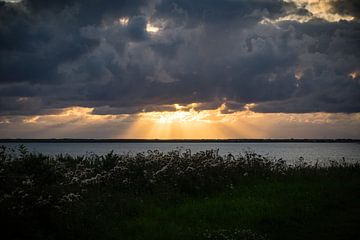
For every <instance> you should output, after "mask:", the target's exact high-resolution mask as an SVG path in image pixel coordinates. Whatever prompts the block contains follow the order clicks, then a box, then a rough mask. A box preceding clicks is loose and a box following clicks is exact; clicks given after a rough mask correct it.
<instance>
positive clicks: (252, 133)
mask: <svg viewBox="0 0 360 240" xmlns="http://www.w3.org/2000/svg"><path fill="white" fill-rule="evenodd" d="M190 106H193V107H190V108H189V107H188V106H180V105H175V108H176V111H164V112H142V113H138V114H119V115H97V114H93V109H92V108H85V107H70V108H65V109H63V110H61V111H60V112H57V113H56V114H50V115H39V116H26V117H17V118H15V119H11V118H6V117H3V118H1V119H0V125H3V127H2V128H1V129H3V130H2V132H1V135H2V136H3V137H12V136H14V135H16V136H18V137H29V136H33V135H34V134H35V135H36V136H39V137H40V138H48V137H56V138H67V137H72V136H73V135H74V134H76V135H77V136H79V137H84V138H131V139H229V138H291V137H294V138H316V137H323V138H342V137H344V136H345V135H342V134H346V136H350V137H354V138H355V137H358V135H359V134H358V133H359V132H360V124H359V122H360V121H359V120H360V114H359V113H356V114H351V115H349V114H341V113H306V114H284V113H266V114H264V113H255V112H253V111H251V108H250V107H248V106H247V107H246V108H245V110H243V111H238V112H233V113H227V114H224V113H223V112H222V110H223V109H224V108H225V105H224V104H223V105H222V106H221V107H219V108H218V109H213V110H202V111H196V110H195V109H194V106H196V104H192V105H190ZM5 125H7V126H8V128H4V126H5ZM6 129H8V130H6ZM17 131H18V133H19V134H18V135H17Z"/></svg>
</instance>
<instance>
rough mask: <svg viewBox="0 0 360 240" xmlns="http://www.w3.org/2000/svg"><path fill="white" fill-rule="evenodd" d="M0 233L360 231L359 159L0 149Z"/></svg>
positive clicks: (269, 235) (256, 236)
mask: <svg viewBox="0 0 360 240" xmlns="http://www.w3.org/2000/svg"><path fill="white" fill-rule="evenodd" d="M0 187H1V188H0V216H1V218H0V221H1V222H0V226H1V228H2V229H0V230H1V231H2V239H40V240H41V239H135V240H140V239H146V240H155V239H156V240H162V239H164V240H165V239H166V240H172V239H173V240H175V239H182V240H183V239H200V240H201V239H214V240H217V239H237V240H239V239H248V240H262V239H274V240H275V239H292V240H294V239H295V240H296V239H299V240H300V239H330V240H331V239H360V233H359V230H358V229H360V201H359V200H360V167H359V165H358V164H346V163H344V162H342V163H332V164H331V165H328V166H323V167H319V166H308V165H306V164H304V163H302V162H300V163H298V164H297V165H295V166H288V165H286V164H285V163H284V162H283V161H276V160H272V161H270V160H269V159H266V158H263V157H261V156H259V155H256V154H246V155H244V156H241V157H238V158H234V157H233V156H225V157H221V156H217V153H216V151H209V152H206V153H197V154H193V155H191V154H190V155H189V154H180V153H178V152H175V153H174V152H172V153H168V154H163V153H158V152H149V153H148V154H140V155H134V156H132V155H116V154H108V155H106V156H89V157H78V158H73V157H70V156H57V157H55V158H54V157H49V156H43V155H39V154H32V153H28V152H27V151H26V149H22V148H21V149H20V152H19V154H13V153H12V152H11V151H9V150H8V149H5V148H3V150H2V151H0Z"/></svg>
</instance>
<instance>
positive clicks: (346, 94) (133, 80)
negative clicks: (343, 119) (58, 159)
mask: <svg viewBox="0 0 360 240" xmlns="http://www.w3.org/2000/svg"><path fill="white" fill-rule="evenodd" d="M327 3H328V2H327ZM318 4H319V2H318ZM357 5H358V4H357V3H356V1H340V0H339V1H332V2H329V3H328V4H327V5H326V8H321V9H323V10H324V9H325V10H324V11H325V12H324V11H323V10H322V11H323V12H319V11H320V10H319V11H315V9H317V8H319V6H320V5H311V6H312V8H310V7H308V8H306V6H307V5H305V6H304V5H301V4H296V3H295V2H294V1H281V0H271V1H265V0H256V1H247V0H231V1H230V0H223V1H215V0H214V1H213V0H207V1H205V0H199V1H190V0H182V1H180V0H156V1H155V0H154V1H141V0H136V1H130V0H128V1H105V2H104V1H98V0H91V1H82V0H76V1H68V0H66V1H40V0H24V1H22V2H19V3H16V4H13V3H9V2H0V54H1V57H0V94H1V95H0V115H3V116H5V115H36V114H46V113H48V112H49V111H50V112H51V111H56V109H63V108H67V107H72V106H81V107H87V108H93V109H94V113H96V114H103V115H106V114H134V113H139V112H144V111H145V112H147V111H148V112H151V111H172V110H174V107H173V106H174V104H180V105H183V106H186V105H189V104H192V103H198V104H199V105H198V106H197V109H198V110H206V109H216V108H218V107H219V106H221V105H223V104H225V105H224V106H226V108H224V109H223V112H224V113H229V114H230V113H233V112H236V111H242V110H244V109H245V106H248V104H255V105H254V106H253V107H252V108H251V109H252V110H253V111H258V112H266V113H279V112H284V113H307V112H332V113H336V112H344V113H354V112H359V111H360V105H359V104H358V103H359V102H360V101H359V100H360V84H359V81H356V79H355V80H354V79H353V78H352V77H349V74H350V73H352V72H354V71H358V70H359V68H360V66H359V63H360V46H359V44H358V40H359V38H360V31H359V22H358V21H357V20H356V19H357V16H358V15H357V14H358V8H357ZM325 13H326V14H327V15H326V17H325V15H321V14H325ZM316 14H318V15H316ZM319 14H320V15H319ZM336 14H339V15H341V16H345V15H348V16H353V17H354V19H353V20H349V19H348V20H346V19H345V20H340V21H330V20H331V19H334V18H330V17H331V16H332V17H334V16H335V15H336ZM289 16H298V17H299V18H292V17H289ZM302 17H307V18H308V20H307V21H300V19H301V18H302ZM148 26H153V28H156V29H157V30H158V31H152V32H151V31H149V30H147V29H149V28H148Z"/></svg>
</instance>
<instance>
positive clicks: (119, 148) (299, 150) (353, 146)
mask: <svg viewBox="0 0 360 240" xmlns="http://www.w3.org/2000/svg"><path fill="white" fill-rule="evenodd" d="M19 144H20V143H0V145H5V146H9V147H16V146H17V145H19ZM23 144H24V145H25V146H26V147H27V148H28V149H29V150H30V151H32V152H41V153H44V154H48V155H57V154H70V155H73V156H75V155H84V154H89V153H95V154H99V155H103V154H106V153H109V152H110V151H112V150H113V151H114V152H115V153H129V152H130V153H134V154H135V153H139V152H146V151H148V150H159V151H162V152H168V151H171V150H176V149H177V150H180V151H185V149H190V150H191V151H192V152H193V153H195V152H199V151H205V150H209V149H219V154H221V155H225V154H228V153H231V154H233V155H238V154H241V153H244V152H246V151H253V152H255V153H258V154H261V155H266V156H269V157H274V158H282V159H284V160H286V161H288V162H290V163H291V162H293V161H296V160H298V159H299V158H300V157H303V158H304V160H305V161H307V162H312V163H315V162H316V161H319V162H327V161H329V160H335V161H338V160H342V159H343V158H345V160H346V161H348V162H360V144H359V143H309V142H307V143H291V142H288V143H286V142H285V143H284V142H276V143H275V142H268V143H243V142H242V143H221V142H220V143H219V142H210V143H209V142H206V143H205V142H204V143H201V142H200V143H199V142H197V143H194V142H191V143H190V142H189V143H187V142H181V143H168V142H150V143H149V142H146V143H144V142H138V143H136V142H135V143H134V142H131V143H126V142H125V143H124V142H121V143H23Z"/></svg>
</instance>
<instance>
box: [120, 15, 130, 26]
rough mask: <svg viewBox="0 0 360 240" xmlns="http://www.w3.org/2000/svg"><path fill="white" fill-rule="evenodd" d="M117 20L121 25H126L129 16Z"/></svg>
mask: <svg viewBox="0 0 360 240" xmlns="http://www.w3.org/2000/svg"><path fill="white" fill-rule="evenodd" d="M118 22H119V23H120V24H121V25H123V26H126V25H128V23H129V18H128V17H122V18H119V20H118Z"/></svg>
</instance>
